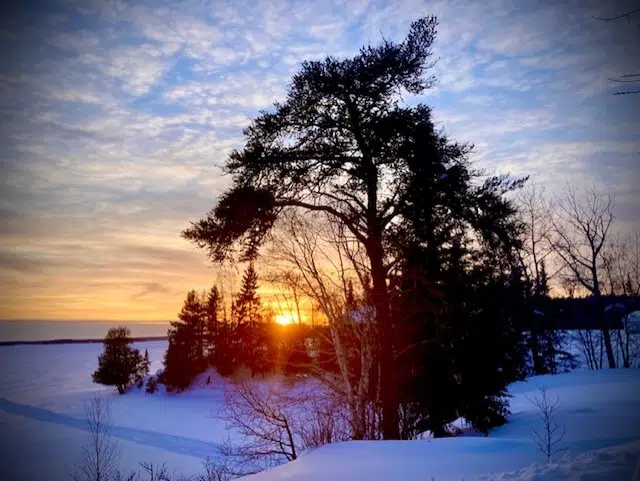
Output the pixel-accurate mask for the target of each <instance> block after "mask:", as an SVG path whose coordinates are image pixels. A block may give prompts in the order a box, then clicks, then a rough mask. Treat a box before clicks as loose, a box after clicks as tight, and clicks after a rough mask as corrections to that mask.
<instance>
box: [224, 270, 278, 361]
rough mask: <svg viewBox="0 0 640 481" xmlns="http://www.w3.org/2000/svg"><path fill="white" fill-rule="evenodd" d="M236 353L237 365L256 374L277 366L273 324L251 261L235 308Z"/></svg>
mask: <svg viewBox="0 0 640 481" xmlns="http://www.w3.org/2000/svg"><path fill="white" fill-rule="evenodd" d="M232 319H233V322H234V346H235V347H234V353H235V361H236V363H237V364H243V365H245V366H247V367H248V368H249V369H251V372H252V373H264V372H267V371H271V370H273V368H274V367H275V344H274V342H273V341H274V339H273V337H272V334H273V325H272V323H270V322H267V318H266V316H265V315H264V313H263V312H262V306H261V302H260V297H259V296H258V274H257V272H256V270H255V267H254V265H253V262H251V263H249V265H248V266H247V269H246V271H245V272H244V275H243V276H242V283H241V285H240V291H239V292H238V295H237V296H236V298H235V303H234V305H233V309H232Z"/></svg>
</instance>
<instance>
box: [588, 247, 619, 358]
mask: <svg viewBox="0 0 640 481" xmlns="http://www.w3.org/2000/svg"><path fill="white" fill-rule="evenodd" d="M594 265H595V259H594ZM593 294H594V295H595V297H596V309H597V310H598V311H597V313H598V316H599V317H600V323H601V325H602V337H603V339H604V348H605V350H606V352H607V362H608V363H609V369H615V367H616V358H615V357H614V355H613V346H612V344H611V333H610V332H609V328H608V327H607V326H606V323H607V317H606V316H605V315H604V304H603V302H602V296H601V294H600V284H599V282H598V276H597V274H596V272H593Z"/></svg>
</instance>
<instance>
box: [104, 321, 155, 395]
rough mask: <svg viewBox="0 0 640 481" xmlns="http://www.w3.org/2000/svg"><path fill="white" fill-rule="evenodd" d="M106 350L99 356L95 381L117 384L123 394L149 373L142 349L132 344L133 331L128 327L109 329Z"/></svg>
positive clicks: (105, 339) (105, 340) (105, 341)
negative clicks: (141, 352)
mask: <svg viewBox="0 0 640 481" xmlns="http://www.w3.org/2000/svg"><path fill="white" fill-rule="evenodd" d="M103 343H104V351H103V353H102V354H100V355H99V356H98V369H97V370H96V371H95V372H94V373H93V375H92V379H93V382H95V383H98V384H104V385H106V386H116V388H117V389H118V392H119V393H120V394H123V393H124V392H125V390H126V389H127V387H128V386H129V385H130V384H132V383H133V382H134V381H137V380H139V379H141V378H142V376H144V375H146V373H148V366H147V365H146V364H145V361H144V359H143V357H142V356H141V355H140V351H138V349H135V348H133V347H132V346H131V343H132V340H131V332H130V331H129V329H128V328H126V327H114V328H112V329H109V331H108V332H107V335H106V336H105V338H104V341H103Z"/></svg>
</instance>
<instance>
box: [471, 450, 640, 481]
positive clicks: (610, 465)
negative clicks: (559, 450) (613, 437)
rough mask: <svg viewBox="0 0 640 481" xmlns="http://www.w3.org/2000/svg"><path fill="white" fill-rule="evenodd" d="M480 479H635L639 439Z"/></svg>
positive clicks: (638, 471) (639, 471) (639, 465)
mask: <svg viewBox="0 0 640 481" xmlns="http://www.w3.org/2000/svg"><path fill="white" fill-rule="evenodd" d="M481 479H482V480H483V481H507V480H508V481H563V480H567V481H568V480H570V481H614V480H616V481H627V480H628V481H638V480H640V442H635V443H628V444H623V445H620V446H615V447H612V448H606V449H600V450H595V451H591V452H587V453H583V454H580V455H577V456H575V455H573V456H572V455H569V456H564V457H563V458H562V459H560V460H559V461H557V462H554V463H549V464H532V465H531V466H528V467H526V468H523V469H519V470H516V471H511V472H508V473H501V474H497V475H494V476H489V477H486V478H481Z"/></svg>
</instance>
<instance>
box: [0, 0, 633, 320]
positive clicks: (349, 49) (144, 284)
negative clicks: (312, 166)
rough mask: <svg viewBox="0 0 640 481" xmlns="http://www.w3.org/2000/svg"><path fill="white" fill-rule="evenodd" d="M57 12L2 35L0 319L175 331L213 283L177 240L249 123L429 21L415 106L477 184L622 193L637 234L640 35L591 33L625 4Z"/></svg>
mask: <svg viewBox="0 0 640 481" xmlns="http://www.w3.org/2000/svg"><path fill="white" fill-rule="evenodd" d="M47 8H49V10H44V9H43V11H42V13H41V14H40V15H39V16H38V15H32V12H28V11H27V10H26V9H24V8H23V10H22V16H20V15H17V14H16V15H15V16H12V17H11V18H6V19H4V20H3V21H2V24H1V25H0V42H2V44H3V45H2V46H3V49H1V51H0V65H1V66H0V87H1V88H0V122H2V133H1V135H2V138H1V139H0V140H2V142H3V146H4V148H5V152H4V155H3V158H2V159H0V165H2V168H3V178H2V180H0V215H1V218H2V223H1V227H0V278H1V279H2V280H3V282H5V281H6V283H7V284H6V285H7V286H8V288H7V289H8V290H7V291H6V292H5V293H4V294H2V296H0V317H16V316H26V317H33V316H40V317H51V316H56V317H65V316H66V315H68V316H76V317H78V316H80V317H82V316H85V317H86V316H97V317H102V318H103V317H104V316H105V315H106V314H105V313H112V315H113V316H115V317H120V318H127V317H129V318H131V317H135V316H139V317H140V318H147V319H149V318H154V317H155V318H167V317H169V316H172V315H173V313H175V312H176V311H177V309H178V308H179V305H180V302H181V299H182V297H183V295H184V293H185V291H186V290H188V289H190V288H192V287H193V288H205V287H208V284H209V283H210V282H211V281H212V279H214V278H215V271H214V270H213V269H211V268H210V267H209V266H208V265H207V261H206V258H205V256H204V254H203V253H202V252H201V251H197V250H196V249H194V248H193V246H190V245H189V244H187V243H186V242H185V241H183V240H181V239H180V238H179V233H180V231H181V230H182V229H183V228H185V227H186V226H187V225H188V222H189V221H190V220H195V219H197V218H199V217H200V216H202V215H203V214H204V213H205V212H207V211H208V210H209V209H210V208H211V206H212V204H213V202H214V201H215V199H216V198H217V196H218V195H219V194H220V193H221V192H222V191H223V190H224V189H225V187H226V186H227V185H228V183H229V178H228V177H226V176H223V175H222V166H223V164H224V161H225V159H226V158H227V156H228V154H229V152H231V150H232V149H237V148H241V147H242V142H243V134H242V129H243V128H244V127H246V126H247V125H248V123H249V122H250V119H251V118H253V117H255V116H256V115H257V114H258V112H259V111H260V110H261V109H268V108H269V107H270V105H271V104H272V103H273V102H274V101H276V100H281V99H283V98H284V96H285V94H286V86H287V83H288V82H289V80H290V78H291V75H292V74H294V73H295V72H296V71H297V70H298V68H299V65H300V63H301V62H302V61H303V60H313V59H321V58H323V57H325V56H326V55H334V56H338V57H343V56H347V55H353V54H355V53H356V52H357V50H358V48H359V47H360V46H361V45H363V44H367V43H370V42H372V43H375V42H377V41H379V40H380V39H381V36H382V35H384V37H385V38H391V39H393V40H401V39H402V38H403V36H404V35H406V32H407V31H408V28H409V25H410V23H411V21H413V20H415V19H416V18H417V17H418V16H420V15H424V14H428V13H436V14H437V15H438V18H439V20H440V26H439V29H438V37H437V43H436V46H435V54H436V56H437V57H438V58H439V61H438V63H437V65H436V68H435V72H436V73H437V75H438V77H439V83H438V85H437V86H436V87H435V88H434V89H432V90H430V91H429V92H427V93H426V94H425V95H422V96H415V97H409V98H408V99H407V100H409V101H410V102H411V103H412V104H415V102H419V101H421V102H426V103H428V104H429V105H431V106H433V109H434V115H435V118H436V120H437V121H438V122H439V125H440V126H442V127H444V128H445V130H446V131H447V133H448V134H450V135H451V136H452V138H454V139H457V140H460V141H466V142H472V143H474V144H475V145H476V151H475V153H474V159H475V160H476V161H477V162H478V164H479V166H481V167H485V168H488V169H490V170H493V171H499V172H506V171H510V172H512V173H514V174H515V175H527V174H531V175H533V177H534V180H539V181H544V182H547V183H549V185H550V187H551V188H559V187H558V186H559V183H560V180H562V182H564V181H565V180H567V179H569V180H570V179H574V180H575V181H576V182H583V183H584V182H592V181H594V180H595V181H599V182H604V183H610V184H611V185H615V186H617V187H618V188H619V192H620V194H619V195H620V197H621V202H620V206H621V207H620V209H621V212H623V213H624V215H622V214H621V217H623V218H624V219H625V222H629V223H634V222H636V223H637V222H638V221H639V220H640V219H639V218H638V216H637V214H634V212H635V213H637V212H640V205H639V204H638V200H637V187H635V186H636V185H637V182H635V181H633V179H637V175H638V163H637V157H634V155H635V153H638V152H640V147H639V146H638V144H637V140H638V139H637V132H638V128H639V127H640V119H639V118H638V112H640V108H639V107H640V104H639V102H640V96H612V95H611V94H612V93H614V92H617V91H620V89H621V87H620V84H616V83H614V82H611V81H609V80H608V78H609V77H617V76H619V75H623V74H625V73H633V72H635V71H640V57H638V58H636V57H637V56H636V57H633V56H632V55H630V54H629V52H631V51H632V50H631V47H634V46H637V44H638V32H639V31H638V29H637V28H634V25H631V26H628V25H627V24H626V23H625V22H623V23H619V22H618V23H615V22H614V23H609V22H598V21H596V20H594V19H593V18H592V17H591V15H593V14H603V15H604V14H605V13H606V11H608V8H610V9H612V10H616V11H617V10H620V9H623V5H622V4H620V5H619V8H618V7H616V8H613V7H607V6H605V5H603V4H601V2H597V1H595V0H593V1H591V0H589V1H587V2H581V1H577V0H576V1H571V2H565V3H563V4H562V5H559V4H557V3H556V2H550V1H549V2H542V3H540V2H538V3H536V4H535V5H534V4H524V3H518V2H511V1H507V0H490V1H489V2H484V3H481V4H480V3H477V2H470V1H467V0H455V1H453V2H449V1H447V2H445V1H425V0H402V1H398V2H390V1H388V0H356V1H352V0H331V1H327V2H314V1H312V0H303V1H288V0H276V1H271V0H260V1H253V0H240V1H231V0H228V1H218V0H215V1H214V0H185V1H179V0H176V1H175V2H173V1H172V2H155V1H151V0H141V1H139V2H138V1H137V2H124V1H120V0H112V1H109V2H104V1H101V0H100V1H99V0H88V1H85V0H83V1H71V0H69V1H65V2H60V3H54V4H52V6H50V7H47ZM27 20H28V21H27ZM605 166H606V167H605ZM634 195H635V200H634ZM634 209H635V210H634ZM16 279H18V281H16ZM51 279H54V281H53V282H52V281H51ZM16 300H19V304H20V306H22V307H20V308H17V307H16V305H17V304H16V303H17V302H18V301H16ZM89 305H90V306H91V307H89ZM54 311H55V312H54Z"/></svg>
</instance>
